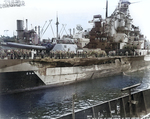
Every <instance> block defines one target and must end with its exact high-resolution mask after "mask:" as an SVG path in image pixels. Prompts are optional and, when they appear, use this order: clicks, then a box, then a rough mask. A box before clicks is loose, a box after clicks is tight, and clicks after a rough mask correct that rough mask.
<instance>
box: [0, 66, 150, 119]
mask: <svg viewBox="0 0 150 119" xmlns="http://www.w3.org/2000/svg"><path fill="white" fill-rule="evenodd" d="M137 83H142V84H141V85H140V86H139V87H137V88H136V89H135V90H134V91H141V90H145V89H149V88H150V69H146V70H141V71H136V72H132V73H123V74H119V75H115V76H111V77H103V78H99V79H93V80H87V81H83V82H79V83H75V84H71V85H66V86H60V87H55V88H47V89H43V90H37V91H32V92H23V93H16V94H9V95H2V96H0V119H50V118H51V119H52V118H56V117H59V116H61V115H63V114H66V113H69V112H71V111H72V96H73V95H74V94H75V95H76V96H75V100H74V101H75V103H74V104H75V111H77V110H80V109H84V108H87V107H88V106H92V105H95V104H99V103H102V102H103V101H107V100H110V99H113V98H117V97H119V96H122V95H125V94H126V92H121V89H122V88H124V87H127V86H131V85H134V84H137Z"/></svg>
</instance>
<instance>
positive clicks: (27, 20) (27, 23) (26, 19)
mask: <svg viewBox="0 0 150 119" xmlns="http://www.w3.org/2000/svg"><path fill="white" fill-rule="evenodd" d="M26 30H28V19H26Z"/></svg>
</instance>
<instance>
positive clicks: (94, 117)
mask: <svg viewBox="0 0 150 119" xmlns="http://www.w3.org/2000/svg"><path fill="white" fill-rule="evenodd" d="M138 85H139V84H138ZM138 85H136V86H138ZM149 93H150V89H148V90H144V91H140V92H136V93H132V94H131V95H130V94H127V95H125V96H122V97H119V98H116V99H112V100H109V101H106V102H103V103H100V104H97V105H94V106H91V107H88V108H86V109H82V110H79V111H76V112H75V114H74V117H75V119H133V118H134V119H148V118H149V117H150V102H149V96H148V95H149ZM130 98H131V103H130V102H129V99H130ZM135 102H136V103H135ZM130 106H131V107H132V110H131V108H130ZM131 114H132V115H131ZM71 118H72V113H68V114H65V115H62V116H61V117H59V118H57V119H71Z"/></svg>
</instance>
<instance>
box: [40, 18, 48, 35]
mask: <svg viewBox="0 0 150 119" xmlns="http://www.w3.org/2000/svg"><path fill="white" fill-rule="evenodd" d="M46 23H47V21H45V24H44V25H43V28H42V29H41V34H42V33H43V29H44V27H45V25H46Z"/></svg>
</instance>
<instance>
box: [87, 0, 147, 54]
mask: <svg viewBox="0 0 150 119" xmlns="http://www.w3.org/2000/svg"><path fill="white" fill-rule="evenodd" d="M130 4H131V3H130V2H129V1H128V0H120V1H119V3H118V6H117V7H116V9H115V10H114V12H113V13H112V14H111V15H110V16H109V17H108V16H107V15H108V10H107V9H108V1H106V18H105V19H102V16H101V15H94V17H93V20H92V22H93V23H94V27H93V28H92V30H91V31H90V43H89V44H87V46H85V48H89V49H96V48H100V49H102V50H105V51H106V52H107V53H108V52H109V51H116V52H117V51H118V52H119V51H120V49H121V50H122V49H126V50H130V51H133V52H134V50H135V49H137V50H141V49H146V47H145V46H144V42H145V41H146V38H145V37H144V35H142V34H141V32H140V29H139V27H137V26H135V25H133V19H132V18H131V15H130V12H129V6H130Z"/></svg>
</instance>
